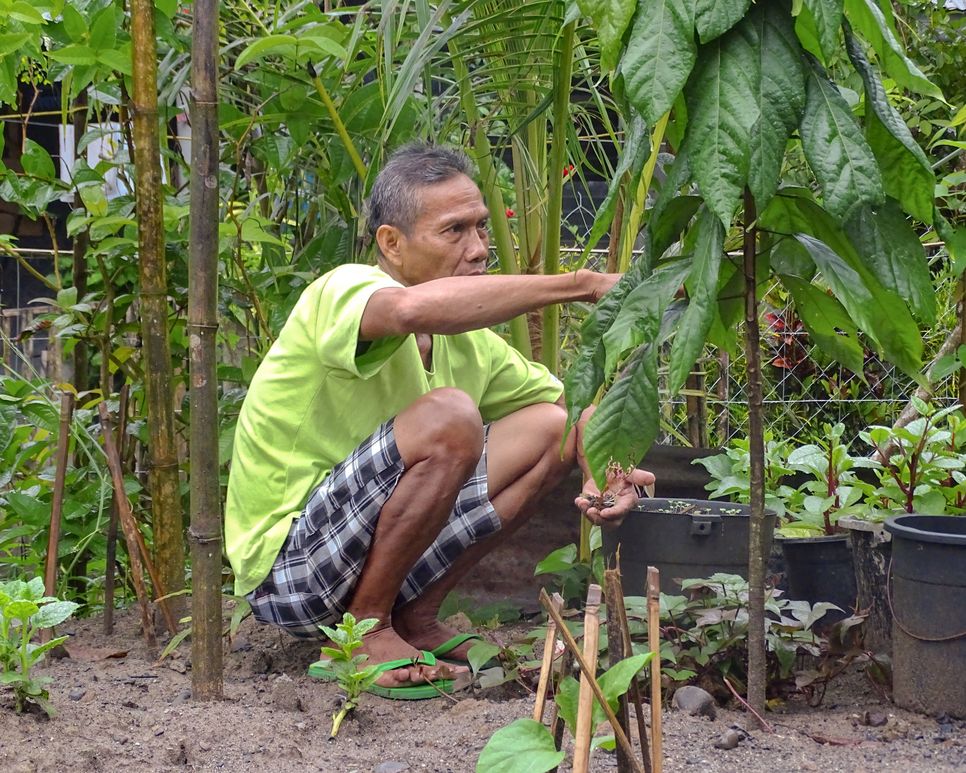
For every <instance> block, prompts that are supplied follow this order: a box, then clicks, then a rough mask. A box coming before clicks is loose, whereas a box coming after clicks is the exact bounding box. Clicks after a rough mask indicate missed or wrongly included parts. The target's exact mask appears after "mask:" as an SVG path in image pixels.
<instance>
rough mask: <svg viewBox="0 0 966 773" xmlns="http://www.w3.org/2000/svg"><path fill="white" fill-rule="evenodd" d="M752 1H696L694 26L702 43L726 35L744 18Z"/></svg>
mask: <svg viewBox="0 0 966 773" xmlns="http://www.w3.org/2000/svg"><path fill="white" fill-rule="evenodd" d="M749 5H751V0H694V26H695V27H697V29H698V35H699V36H700V37H701V42H702V43H707V42H708V41H709V40H713V39H714V38H716V37H718V36H719V35H724V34H725V33H726V32H727V31H728V30H730V29H731V28H732V27H734V26H735V25H736V24H737V23H738V22H739V21H741V19H742V17H744V15H745V11H747V10H748V6H749Z"/></svg>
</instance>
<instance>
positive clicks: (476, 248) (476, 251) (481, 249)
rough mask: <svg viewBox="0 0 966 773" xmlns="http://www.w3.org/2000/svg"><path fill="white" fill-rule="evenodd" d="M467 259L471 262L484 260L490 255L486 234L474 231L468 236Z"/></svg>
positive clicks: (488, 239)
mask: <svg viewBox="0 0 966 773" xmlns="http://www.w3.org/2000/svg"><path fill="white" fill-rule="evenodd" d="M469 239H470V243H469V245H468V246H467V258H468V259H469V260H471V261H479V260H486V258H487V257H488V256H489V254H490V237H489V235H488V234H486V233H480V232H479V231H477V230H474V231H472V232H471V233H470V235H469Z"/></svg>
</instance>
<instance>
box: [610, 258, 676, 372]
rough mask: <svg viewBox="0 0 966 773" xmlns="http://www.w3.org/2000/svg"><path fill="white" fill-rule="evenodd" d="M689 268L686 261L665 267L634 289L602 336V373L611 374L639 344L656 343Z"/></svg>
mask: <svg viewBox="0 0 966 773" xmlns="http://www.w3.org/2000/svg"><path fill="white" fill-rule="evenodd" d="M690 268H691V265H690V262H689V261H675V262H673V263H669V264H666V265H664V266H662V267H661V268H659V269H658V270H657V271H655V272H654V273H653V274H651V276H649V277H648V278H647V279H645V280H644V281H643V282H641V283H640V284H639V285H638V286H637V287H635V288H634V289H633V290H632V291H631V292H630V293H628V295H627V297H626V298H625V299H624V303H623V305H622V306H621V309H620V311H619V312H618V314H617V316H616V317H615V318H614V321H613V323H611V326H610V328H609V329H608V330H607V332H606V333H604V336H603V340H604V349H605V352H606V357H605V360H604V373H605V374H606V375H610V374H611V373H613V372H614V369H615V368H616V367H617V363H618V362H619V361H620V359H621V358H622V357H623V356H624V354H626V353H627V352H629V351H631V350H632V349H636V348H637V347H638V346H640V345H641V344H645V343H647V344H650V343H656V342H657V338H658V334H659V333H660V330H661V321H662V320H663V318H664V310H665V309H666V308H667V305H668V304H669V303H670V302H671V299H672V298H673V297H674V295H675V294H676V293H677V291H678V289H680V287H681V285H682V284H683V282H684V279H685V277H686V276H687V275H688V272H689V270H690Z"/></svg>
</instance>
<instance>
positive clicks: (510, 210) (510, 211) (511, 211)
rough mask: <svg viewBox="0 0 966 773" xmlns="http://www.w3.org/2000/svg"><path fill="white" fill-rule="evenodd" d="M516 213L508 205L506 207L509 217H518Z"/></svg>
mask: <svg viewBox="0 0 966 773" xmlns="http://www.w3.org/2000/svg"><path fill="white" fill-rule="evenodd" d="M516 214H517V213H516V212H514V211H513V210H512V209H510V208H509V207H507V208H506V216H507V217H516Z"/></svg>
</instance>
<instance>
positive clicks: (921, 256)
mask: <svg viewBox="0 0 966 773" xmlns="http://www.w3.org/2000/svg"><path fill="white" fill-rule="evenodd" d="M845 230H846V233H848V235H849V238H850V239H851V240H852V244H854V245H855V247H856V249H857V250H858V252H859V254H860V255H861V256H862V258H863V259H864V260H865V264H866V265H867V266H868V267H869V268H870V269H872V273H874V274H875V276H876V279H878V280H879V281H880V282H881V283H882V285H883V286H884V287H886V288H887V289H889V290H891V291H892V292H894V293H896V295H898V296H899V297H900V298H902V299H903V300H904V301H905V302H906V303H908V304H909V308H910V309H911V310H912V313H913V314H915V315H916V317H918V318H919V321H920V322H922V323H924V324H926V325H932V324H934V323H935V321H936V291H935V290H934V289H933V283H932V276H931V275H930V273H929V263H928V262H927V260H926V251H925V250H924V249H923V246H922V242H920V241H919V237H918V236H917V235H916V232H915V231H913V230H912V227H911V226H910V225H909V223H908V222H907V220H906V218H905V216H904V215H903V213H902V210H900V209H899V207H898V205H897V204H896V203H895V201H893V200H892V199H890V200H888V201H887V202H886V204H885V205H884V206H881V207H877V208H875V209H870V208H868V207H865V208H863V209H861V210H859V211H858V212H856V214H855V215H853V216H852V218H850V219H849V221H848V223H846V225H845Z"/></svg>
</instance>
